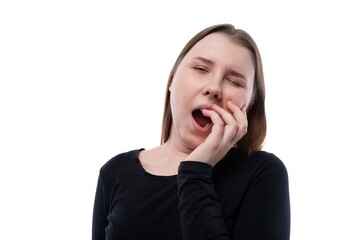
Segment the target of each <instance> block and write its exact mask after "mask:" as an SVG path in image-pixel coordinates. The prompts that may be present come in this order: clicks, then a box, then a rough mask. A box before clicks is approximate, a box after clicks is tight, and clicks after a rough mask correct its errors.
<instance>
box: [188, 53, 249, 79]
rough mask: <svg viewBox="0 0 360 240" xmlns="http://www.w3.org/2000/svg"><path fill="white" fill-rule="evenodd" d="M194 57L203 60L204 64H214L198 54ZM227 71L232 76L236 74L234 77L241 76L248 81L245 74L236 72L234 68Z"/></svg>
mask: <svg viewBox="0 0 360 240" xmlns="http://www.w3.org/2000/svg"><path fill="white" fill-rule="evenodd" d="M194 59H196V60H199V61H202V62H204V63H206V64H209V65H214V62H213V61H212V60H210V59H207V58H204V57H200V56H199V57H195V58H194ZM229 72H230V74H231V75H234V76H236V77H239V78H242V79H244V80H246V81H248V80H247V78H246V77H245V75H244V74H242V73H240V72H238V71H235V70H233V69H230V71H229Z"/></svg>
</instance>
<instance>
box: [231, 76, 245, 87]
mask: <svg viewBox="0 0 360 240" xmlns="http://www.w3.org/2000/svg"><path fill="white" fill-rule="evenodd" d="M227 81H229V82H230V84H232V85H233V86H235V87H244V88H246V86H245V85H244V84H243V83H242V82H241V81H237V80H234V79H232V78H228V79H227Z"/></svg>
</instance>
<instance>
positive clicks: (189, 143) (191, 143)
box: [184, 137, 205, 151]
mask: <svg viewBox="0 0 360 240" xmlns="http://www.w3.org/2000/svg"><path fill="white" fill-rule="evenodd" d="M204 141H205V138H199V137H195V138H193V139H187V140H186V139H185V140H184V145H185V146H186V147H187V148H189V149H191V151H192V150H194V149H195V148H197V147H198V146H199V145H200V144H202V143H203V142H204Z"/></svg>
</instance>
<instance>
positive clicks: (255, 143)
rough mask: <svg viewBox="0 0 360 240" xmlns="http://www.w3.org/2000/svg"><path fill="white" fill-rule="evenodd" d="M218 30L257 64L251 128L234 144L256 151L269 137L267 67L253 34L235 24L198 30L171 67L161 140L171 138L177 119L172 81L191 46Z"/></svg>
mask: <svg viewBox="0 0 360 240" xmlns="http://www.w3.org/2000/svg"><path fill="white" fill-rule="evenodd" d="M215 32H217V33H222V34H224V35H226V36H227V37H229V39H231V40H232V41H234V42H235V43H236V44H239V45H241V46H243V47H245V48H247V49H248V50H249V51H250V53H251V55H252V60H253V64H254V68H255V79H254V90H253V96H252V102H251V104H250V105H249V108H248V111H247V118H248V129H247V133H246V134H245V135H244V136H243V137H242V138H241V139H240V140H239V141H238V142H237V143H236V144H235V146H234V147H235V148H238V149H240V150H241V151H243V152H246V153H248V154H250V153H252V152H254V151H258V150H261V148H262V146H263V144H264V141H265V137H266V115H265V83H264V74H263V67H262V61H261V56H260V52H259V49H258V47H257V45H256V43H255V41H254V40H253V38H252V37H251V36H250V35H249V34H248V33H247V32H245V31H244V30H241V29H236V28H235V27H234V26H233V25H231V24H219V25H214V26H210V27H208V28H205V29H204V30H202V31H201V32H199V33H198V34H196V35H195V36H194V37H193V38H192V39H190V41H189V42H188V43H187V44H186V45H185V47H184V48H183V50H182V51H181V53H180V54H179V56H178V58H177V59H176V62H175V64H174V66H173V67H172V69H171V72H170V75H169V79H168V83H167V86H166V94H165V106H164V114H163V122H162V133H161V143H162V144H163V143H165V142H166V141H167V140H168V139H169V136H170V131H171V126H172V123H173V119H172V112H171V106H170V91H169V87H170V85H171V82H172V79H173V77H174V74H175V72H176V70H177V68H178V66H179V64H180V63H181V61H182V60H183V59H184V57H185V55H186V54H187V53H188V52H189V51H190V49H191V48H192V47H193V46H194V45H195V44H196V43H197V42H199V41H200V40H201V39H203V38H204V37H206V36H207V35H209V34H211V33H215Z"/></svg>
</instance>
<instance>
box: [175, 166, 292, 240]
mask: <svg viewBox="0 0 360 240" xmlns="http://www.w3.org/2000/svg"><path fill="white" fill-rule="evenodd" d="M211 174H212V167H211V166H210V165H207V164H204V163H199V162H182V163H181V164H180V167H179V172H178V187H179V190H178V191H179V212H180V221H181V227H182V233H183V237H184V238H183V239H184V240H191V239H197V240H203V239H213V240H222V239H224V240H225V239H233V240H235V239H241V240H253V239H259V240H270V239H276V240H283V239H284V240H285V239H286V240H288V239H289V234H290V205H289V192H288V176H287V171H286V168H285V166H284V165H283V164H282V162H281V161H269V164H266V166H264V167H262V168H261V169H258V171H257V172H256V173H255V174H254V177H253V179H252V180H251V182H250V184H249V186H248V189H247V193H246V194H245V196H244V199H243V202H242V204H241V206H240V209H239V212H238V213H234V214H237V220H236V223H235V228H234V229H233V231H232V232H231V233H229V232H228V230H227V227H226V224H225V222H224V219H223V216H222V209H221V205H220V204H219V203H218V202H217V200H216V198H217V197H216V192H215V190H214V186H213V182H212V179H211ZM230 201H231V200H230Z"/></svg>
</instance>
